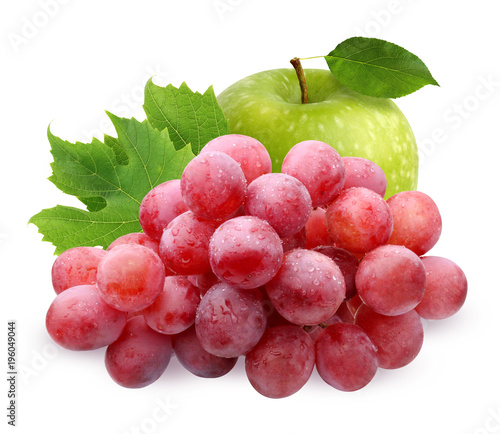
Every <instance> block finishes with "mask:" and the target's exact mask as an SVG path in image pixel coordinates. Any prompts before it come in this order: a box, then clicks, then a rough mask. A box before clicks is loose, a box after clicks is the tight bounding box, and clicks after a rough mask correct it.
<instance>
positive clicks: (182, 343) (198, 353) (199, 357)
mask: <svg viewBox="0 0 500 434" xmlns="http://www.w3.org/2000/svg"><path fill="white" fill-rule="evenodd" d="M172 343H173V346H174V353H175V355H176V357H177V360H179V362H180V364H181V365H182V366H184V368H186V369H187V370H188V371H189V372H191V373H192V374H194V375H196V376H198V377H203V378H218V377H222V376H223V375H226V374H227V373H228V372H229V371H231V369H233V368H234V366H235V365H236V362H237V360H238V358H237V357H218V356H214V355H213V354H210V353H209V352H207V351H206V350H205V349H204V348H203V347H202V346H201V344H200V341H199V339H198V337H197V336H196V329H195V326H194V325H193V326H191V327H189V328H188V329H187V330H184V331H183V332H181V333H179V334H176V335H173V336H172Z"/></svg>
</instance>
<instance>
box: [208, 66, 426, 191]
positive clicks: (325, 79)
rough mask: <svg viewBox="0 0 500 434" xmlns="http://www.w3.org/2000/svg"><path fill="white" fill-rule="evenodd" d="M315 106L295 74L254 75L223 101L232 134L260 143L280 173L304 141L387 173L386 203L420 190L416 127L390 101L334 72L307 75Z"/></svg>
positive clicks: (227, 91) (233, 88) (224, 95)
mask: <svg viewBox="0 0 500 434" xmlns="http://www.w3.org/2000/svg"><path fill="white" fill-rule="evenodd" d="M304 72H305V77H306V82H307V87H308V91H309V103H308V104H302V103H301V92H300V86H299V83H298V80H297V75H296V73H295V70H294V69H292V68H289V69H275V70H269V71H263V72H259V73H256V74H253V75H250V76H248V77H246V78H243V79H242V80H240V81H238V82H236V83H234V84H232V85H231V86H229V87H228V88H227V89H225V90H224V91H223V92H222V93H221V94H220V95H219V96H218V97H217V100H218V102H219V104H220V106H221V107H222V110H223V111H224V114H225V116H226V118H227V119H228V122H229V129H230V132H231V133H235V134H245V135H248V136H251V137H254V138H255V139H257V140H259V141H260V142H261V143H262V144H263V145H264V146H266V148H267V149H268V150H269V153H270V155H271V159H272V163H273V171H274V172H279V171H280V169H281V164H282V162H283V158H284V157H285V155H286V153H287V152H288V150H289V149H290V148H291V147H292V146H293V145H295V144H296V143H299V142H301V141H304V140H321V141H323V142H326V143H328V144H329V145H331V146H332V147H333V148H335V149H336V150H337V151H338V152H339V154H340V155H342V156H343V157H347V156H353V157H363V158H367V159H369V160H372V161H374V162H375V163H377V164H378V165H379V166H380V167H381V168H382V169H383V170H384V172H385V174H386V176H387V181H388V187H387V192H386V195H385V197H386V198H388V197H390V196H392V195H393V194H395V193H397V192H399V191H403V190H415V189H416V187H417V178H418V151H417V144H416V141H415V137H414V135H413V132H412V130H411V127H410V125H409V123H408V121H407V119H406V118H405V116H404V115H403V113H402V112H401V110H399V108H398V107H397V106H396V104H395V103H394V102H393V101H392V100H390V99H383V98H373V97H369V96H365V95H361V94H359V93H357V92H354V91H352V90H350V89H348V88H347V87H345V86H343V85H342V84H340V82H339V81H338V80H337V79H336V78H335V77H334V76H333V75H332V74H331V72H330V71H328V70H323V69H305V70H304Z"/></svg>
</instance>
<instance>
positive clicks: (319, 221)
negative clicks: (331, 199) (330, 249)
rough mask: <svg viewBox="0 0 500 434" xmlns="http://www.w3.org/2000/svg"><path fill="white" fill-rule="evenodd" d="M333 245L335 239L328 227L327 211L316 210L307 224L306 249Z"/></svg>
mask: <svg viewBox="0 0 500 434" xmlns="http://www.w3.org/2000/svg"><path fill="white" fill-rule="evenodd" d="M330 245H333V239H332V237H331V236H330V234H329V233H328V228H327V226H326V210H325V209H323V208H314V209H313V210H312V211H311V216H310V217H309V220H307V223H306V248H307V249H314V248H315V247H318V246H330Z"/></svg>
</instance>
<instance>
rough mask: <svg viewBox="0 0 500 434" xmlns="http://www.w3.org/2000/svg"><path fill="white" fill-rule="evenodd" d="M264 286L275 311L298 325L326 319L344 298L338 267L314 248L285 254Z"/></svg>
mask: <svg viewBox="0 0 500 434" xmlns="http://www.w3.org/2000/svg"><path fill="white" fill-rule="evenodd" d="M265 286H266V291H267V294H268V296H269V299H270V300H271V302H272V304H273V306H274V307H275V308H276V310H277V311H278V312H279V313H280V314H281V315H282V316H283V317H284V318H285V319H287V320H288V321H290V322H291V323H293V324H298V325H316V324H319V323H321V322H322V321H325V320H327V319H328V318H330V317H331V316H332V315H333V314H334V313H335V312H336V311H337V309H338V307H339V306H340V304H341V303H342V301H343V300H344V298H345V281H344V276H343V275H342V272H341V271H340V268H339V267H338V265H337V264H335V262H334V261H333V260H332V259H330V258H329V257H327V256H325V255H323V254H322V253H319V252H315V251H313V250H305V249H295V250H291V251H289V252H287V253H285V254H284V255H283V262H282V264H281V268H280V270H279V271H278V273H277V274H276V276H275V277H274V278H273V279H272V280H271V281H269V282H268V283H267V284H266V285H265Z"/></svg>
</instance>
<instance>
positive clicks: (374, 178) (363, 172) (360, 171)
mask: <svg viewBox="0 0 500 434" xmlns="http://www.w3.org/2000/svg"><path fill="white" fill-rule="evenodd" d="M342 159H343V160H344V165H345V184H344V189H346V190H347V189H348V188H351V187H366V188H369V189H370V190H373V191H374V192H375V193H378V194H380V196H382V197H384V195H385V191H386V189H387V177H386V176H385V173H384V171H383V170H382V169H381V168H380V166H379V165H377V164H376V163H374V162H373V161H370V160H367V159H366V158H360V157H343V158H342Z"/></svg>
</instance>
